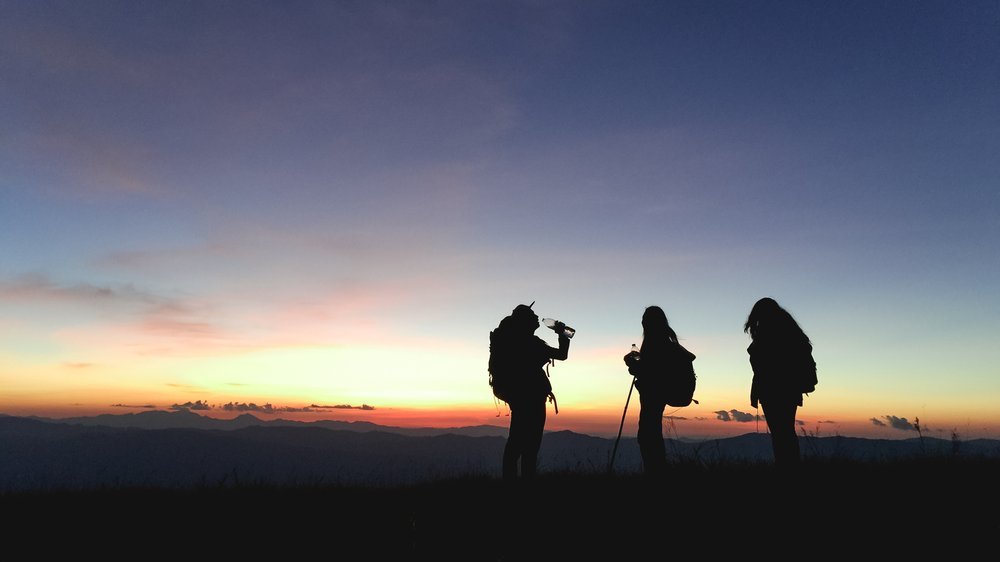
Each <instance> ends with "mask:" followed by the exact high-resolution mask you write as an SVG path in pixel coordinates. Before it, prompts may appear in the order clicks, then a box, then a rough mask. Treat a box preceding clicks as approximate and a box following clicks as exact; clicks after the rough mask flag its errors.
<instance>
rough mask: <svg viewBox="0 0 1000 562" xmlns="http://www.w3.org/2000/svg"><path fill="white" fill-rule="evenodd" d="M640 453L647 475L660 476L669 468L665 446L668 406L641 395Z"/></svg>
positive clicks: (638, 436)
mask: <svg viewBox="0 0 1000 562" xmlns="http://www.w3.org/2000/svg"><path fill="white" fill-rule="evenodd" d="M639 404H640V406H639V408H640V409H639V433H638V435H637V441H638V442H639V452H640V453H641V454H642V466H643V470H645V472H646V474H658V473H661V472H663V471H664V470H665V469H666V468H667V456H666V455H667V451H666V448H665V447H664V445H663V409H664V408H665V407H666V404H664V403H663V402H661V401H659V400H650V399H646V398H645V397H644V396H643V395H642V393H641V392H640V393H639Z"/></svg>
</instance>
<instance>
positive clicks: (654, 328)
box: [642, 306, 677, 347]
mask: <svg viewBox="0 0 1000 562" xmlns="http://www.w3.org/2000/svg"><path fill="white" fill-rule="evenodd" d="M663 340H667V341H670V342H674V343H677V333H675V332H674V329H673V328H671V327H670V322H668V321H667V313H665V312H663V309H662V308H660V307H658V306H648V307H646V310H645V312H643V313H642V346H643V347H646V342H650V343H652V342H662V341H663Z"/></svg>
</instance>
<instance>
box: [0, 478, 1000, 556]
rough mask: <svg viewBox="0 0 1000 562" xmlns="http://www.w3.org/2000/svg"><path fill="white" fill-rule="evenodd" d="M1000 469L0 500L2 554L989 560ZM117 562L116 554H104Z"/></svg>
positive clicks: (467, 481) (998, 517) (123, 492)
mask: <svg viewBox="0 0 1000 562" xmlns="http://www.w3.org/2000/svg"><path fill="white" fill-rule="evenodd" d="M998 470H1000V462H998V461H997V460H995V459H994V460H985V459H974V460H973V459H967V460H961V459H916V460H910V461H898V462H887V463H856V462H828V463H806V464H805V465H803V467H802V470H801V472H800V473H799V474H797V475H789V474H786V473H784V472H782V471H778V470H774V469H773V468H772V467H769V466H766V465H761V464H739V463H730V464H725V465H717V466H701V465H694V464H675V465H673V466H672V467H671V469H670V471H669V473H668V477H667V478H666V479H664V480H661V481H651V480H648V479H645V478H640V477H634V476H617V477H607V476H601V475H579V474H566V473H551V474H548V475H542V476H541V478H540V479H539V480H538V481H537V482H535V483H534V484H533V485H527V486H524V485H518V486H505V485H503V484H501V483H500V482H499V481H497V480H491V479H486V478H463V479H458V480H448V481H439V482H436V483H433V484H423V485H416V486H405V487H397V488H363V487H350V488H344V487H338V486H298V487H272V486H249V485H241V486H229V487H218V486H210V487H204V488H198V489H193V490H165V489H162V488H161V489H123V488H111V489H102V490H95V491H84V492H61V493H30V494H28V493H21V494H6V495H0V501H2V505H3V506H4V513H5V514H7V515H8V517H7V518H5V527H4V531H5V533H4V545H5V547H7V548H8V549H9V551H11V552H19V551H20V549H19V548H17V547H30V548H31V552H32V553H42V552H45V551H46V549H48V548H53V545H57V546H56V547H57V548H63V549H65V548H66V547H67V546H69V547H71V548H72V551H73V554H74V555H76V556H82V555H84V554H88V553H91V552H93V553H98V552H100V553H102V554H103V555H104V556H105V557H107V556H108V555H109V554H112V553H114V554H119V553H127V554H128V555H132V556H135V555H136V553H141V554H145V553H146V552H149V550H150V549H169V550H167V551H168V552H170V553H176V554H184V553H190V554H188V555H189V556H190V555H193V554H194V553H197V555H198V556H201V557H206V556H213V555H216V556H217V555H224V556H226V557H228V558H232V557H234V556H240V555H247V554H250V555H253V556H256V557H260V556H261V555H262V554H264V555H266V554H265V553H267V554H269V553H271V552H274V553H275V554H279V553H280V555H282V556H285V557H287V556H289V555H292V556H296V557H303V556H308V557H322V558H332V559H344V558H345V557H349V556H350V557H353V556H355V555H360V556H359V558H361V559H366V560H462V561H468V560H535V559H541V560H549V559H551V560H628V559H631V558H635V557H638V556H643V557H647V556H649V557H659V558H664V557H669V556H671V555H674V556H677V555H684V556H691V555H694V556H701V557H709V558H713V559H714V558H728V557H729V556H732V555H733V554H736V553H739V554H740V555H741V556H744V557H759V556H766V555H769V554H770V553H772V552H775V551H778V550H790V551H795V552H797V553H801V554H800V555H799V557H802V556H805V557H809V556H810V555H815V554H821V555H824V556H829V557H832V558H833V559H838V558H840V557H842V556H843V555H846V556H843V557H844V558H845V559H848V560H851V559H855V558H857V557H858V556H859V553H864V556H866V557H877V558H891V559H897V558H898V559H904V560H905V559H909V556H907V555H908V554H911V553H919V554H923V555H924V556H922V557H921V558H916V557H915V558H914V559H922V558H926V557H927V554H928V553H930V552H935V551H936V550H939V549H943V552H942V554H945V558H947V559H949V560H950V559H956V560H963V559H972V558H973V555H975V557H976V558H980V557H982V556H983V552H984V550H983V548H984V547H986V548H987V550H985V552H986V553H987V556H988V552H992V551H993V549H995V546H996V545H995V540H996V533H997V531H998V529H1000V514H998V512H997V511H996V510H995V509H982V508H988V507H990V506H993V505H996V503H997V501H1000V494H998V490H1000V484H998V482H997V479H996V477H995V476H996V473H997V471H998ZM112 556H113V555H112Z"/></svg>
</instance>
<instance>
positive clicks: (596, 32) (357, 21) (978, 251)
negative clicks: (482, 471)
mask: <svg viewBox="0 0 1000 562" xmlns="http://www.w3.org/2000/svg"><path fill="white" fill-rule="evenodd" d="M998 23H1000V8H998V7H997V4H996V3H995V2H963V3H961V4H955V3H950V2H838V3H829V2H769V3H749V2H649V3H646V2H624V3H610V2H567V3H558V2H554V3H534V2H475V3H469V2H435V3H392V2H389V3H377V4H376V3H369V2H316V3H313V2H290V3H268V2H241V3H201V2H190V3H170V2H122V3H115V2H89V3H74V2H52V3H44V4H41V3H34V2H2V3H0V123H3V126H2V127H0V170H2V173H0V223H2V224H3V225H4V230H5V234H4V236H3V237H0V255H2V256H3V260H2V262H0V315H2V317H3V320H2V321H0V335H2V336H3V340H4V343H0V358H3V363H2V365H3V367H4V374H3V375H2V377H4V380H5V381H6V382H7V383H9V384H10V385H12V387H16V388H18V389H20V390H18V394H17V395H16V398H11V399H10V401H11V403H12V404H14V403H16V404H19V405H20V406H18V407H21V408H22V409H31V408H35V409H44V408H53V407H55V406H54V402H52V401H51V400H50V399H49V398H46V396H49V395H51V391H52V389H53V388H56V387H58V388H61V389H66V390H65V392H66V395H67V396H75V395H77V394H80V393H82V394H80V395H86V396H88V397H94V398H88V399H87V400H93V403H92V404H93V407H95V408H96V407H98V405H99V404H100V403H103V401H107V402H108V403H109V404H110V403H111V402H119V401H121V400H119V399H118V398H113V396H115V395H116V393H118V394H123V395H125V397H124V398H122V400H124V399H125V398H129V399H132V398H134V399H136V400H140V401H142V402H143V403H145V402H146V401H148V400H152V399H159V400H161V401H162V400H165V401H168V402H169V401H172V400H176V401H178V402H184V401H185V400H186V399H187V398H188V397H187V396H184V395H182V394H180V391H175V390H173V389H176V388H177V387H169V388H168V389H165V388H164V385H165V384H168V383H169V384H176V383H174V382H169V381H173V380H175V379H178V380H179V379H184V380H185V381H187V383H191V384H194V385H199V384H200V385H202V386H203V387H204V388H205V389H206V390H205V392H207V393H209V395H210V396H211V397H212V398H215V399H217V400H219V401H220V402H227V401H229V399H230V398H233V399H236V398H254V399H256V400H265V399H268V398H270V396H271V395H272V393H274V392H277V390H276V388H278V387H280V385H275V384H270V383H269V384H264V382H260V381H267V380H269V379H268V375H267V372H265V371H264V370H263V369H264V367H259V369H260V370H253V369H251V371H252V374H248V375H247V376H248V377H250V378H252V379H253V380H254V381H258V382H257V383H255V384H259V385H261V386H259V387H256V388H255V387H253V386H249V387H240V392H245V393H246V394H244V395H238V396H233V395H232V394H226V393H227V392H231V391H232V389H230V388H224V387H223V386H220V385H222V384H223V383H222V382H221V381H222V380H223V378H224V375H222V374H219V372H218V369H216V367H214V366H212V365H216V364H218V365H226V364H227V363H226V362H227V361H233V362H239V361H243V360H244V359H245V355H246V354H254V353H262V354H265V355H266V354H269V353H278V355H276V356H275V357H283V358H285V359H286V360H287V361H291V364H295V365H300V364H308V365H310V367H309V368H308V369H307V370H310V371H311V372H313V374H311V375H309V376H308V377H306V376H304V375H303V377H304V378H302V380H300V381H298V382H295V381H292V382H291V383H290V384H291V386H290V387H289V388H290V389H289V390H287V391H285V392H283V394H281V396H282V397H283V398H284V399H285V400H286V401H302V402H307V401H310V400H311V397H313V396H314V393H317V392H319V393H321V394H322V393H324V392H325V393H326V394H322V396H321V397H322V398H324V399H330V400H334V399H337V398H339V395H335V394H336V393H338V392H341V393H346V394H347V395H348V397H349V398H351V399H357V400H358V401H361V400H366V397H367V396H375V397H384V399H385V400H386V401H387V402H386V403H387V404H392V405H397V406H399V407H405V406H407V405H412V403H411V401H410V400H408V399H407V396H409V395H420V396H424V395H425V394H428V387H432V388H434V389H436V390H435V392H432V393H430V394H432V395H433V396H432V397H430V398H426V400H423V401H420V404H421V405H425V406H427V407H432V406H433V407H438V408H453V409H460V408H465V409H469V410H472V411H475V409H476V408H479V407H480V406H481V405H482V404H484V403H485V404H486V410H487V414H489V411H488V410H489V408H491V407H492V406H491V405H490V404H489V401H488V400H489V396H488V388H486V387H485V385H484V383H483V382H482V380H483V379H485V374H484V373H482V372H481V371H482V370H483V367H482V366H483V365H484V364H485V357H484V356H485V344H484V341H485V339H486V338H485V334H486V333H488V331H489V329H490V328H492V327H493V326H495V325H496V323H497V322H498V321H499V319H500V317H502V316H503V315H504V314H507V313H509V311H510V309H511V308H513V306H514V305H515V304H517V303H519V302H530V301H531V300H536V299H537V300H538V302H539V304H538V305H537V308H539V309H540V311H541V312H542V313H543V314H546V315H553V316H557V317H560V318H562V319H564V320H566V321H567V322H569V323H570V324H572V325H574V326H575V327H576V328H577V329H578V330H579V336H578V338H577V339H576V340H575V343H574V345H575V348H574V352H573V357H572V359H571V360H570V361H568V362H567V363H566V365H565V366H564V367H563V366H561V367H562V369H561V370H562V372H563V373H565V374H564V375H562V376H561V377H560V379H561V380H559V381H558V382H557V388H562V391H561V392H563V394H564V395H565V396H566V398H563V399H562V400H561V404H566V405H567V408H566V409H567V410H568V411H570V412H571V411H572V410H573V406H574V404H576V405H577V406H578V409H579V410H585V409H586V410H587V411H596V412H605V411H607V412H610V411H611V410H612V409H613V408H612V407H611V405H612V404H615V406H614V408H617V407H618V406H617V403H618V402H620V396H618V394H621V392H619V391H620V389H619V387H620V386H621V373H618V372H617V371H620V370H621V365H620V359H619V357H620V355H618V353H619V351H618V350H619V349H620V353H624V352H625V351H627V350H628V346H629V345H630V344H631V343H632V342H633V341H635V340H638V339H639V337H640V334H639V328H638V324H639V317H640V315H641V312H642V309H643V307H645V306H646V305H649V304H660V305H662V306H663V307H664V308H665V309H666V311H667V313H668V316H669V317H670V318H671V321H672V322H673V323H674V324H675V327H676V328H677V331H678V333H680V335H681V336H682V338H685V339H686V340H687V341H688V343H689V345H690V347H692V349H693V350H694V351H695V352H696V353H698V354H699V362H698V364H697V365H696V366H697V367H698V370H699V374H700V377H701V378H700V384H701V385H702V386H701V388H702V389H704V392H705V394H706V395H707V396H706V397H707V398H709V400H708V402H710V403H711V404H712V405H713V406H717V407H708V406H707V407H706V410H707V411H709V412H710V411H712V410H716V409H726V410H728V409H730V408H735V407H743V406H745V404H743V402H745V396H744V395H745V394H746V390H747V388H745V387H748V381H749V367H748V365H747V364H746V357H745V351H744V348H745V346H746V344H747V341H746V337H745V336H744V335H743V334H742V332H741V331H740V329H741V326H742V321H743V319H745V315H746V314H747V312H748V311H749V309H750V307H751V306H752V304H753V302H754V301H755V300H756V299H757V298H760V297H762V296H766V295H770V296H773V297H775V298H776V299H777V300H778V301H779V302H781V303H783V304H786V305H787V306H788V308H789V309H790V310H791V311H792V312H793V314H795V315H796V316H797V317H798V318H799V320H800V322H801V324H802V325H803V327H804V328H805V329H806V330H807V332H809V334H810V336H812V338H813V340H814V342H815V344H816V353H817V360H818V361H819V362H820V368H821V371H820V381H821V386H820V391H819V392H817V394H816V395H815V397H811V399H813V398H814V401H813V404H814V405H815V406H814V407H815V410H816V411H818V412H820V413H822V414H823V416H825V417H833V416H835V415H836V414H838V413H841V412H843V414H842V416H841V417H843V418H844V419H845V420H846V419H850V420H854V422H855V423H856V424H857V425H856V426H849V425H848V426H845V428H846V429H845V431H850V430H852V427H855V429H857V428H860V427H862V426H863V425H864V422H865V421H866V420H867V418H868V417H870V416H880V415H887V414H891V415H899V416H913V415H922V416H924V417H925V419H928V420H931V421H932V420H934V419H935V418H936V419H939V420H942V422H941V423H946V424H952V425H955V424H959V423H969V424H972V425H975V424H979V425H990V426H991V427H994V428H995V427H996V426H997V424H998V423H1000V419H997V418H996V414H995V413H994V411H995V410H994V409H992V408H991V407H990V406H989V405H988V404H989V403H995V398H997V397H998V396H1000V382H997V381H998V380H1000V378H998V377H997V376H996V375H997V367H996V365H997V364H998V361H1000V356H998V353H997V351H995V347H996V346H995V345H994V344H993V340H995V339H996V336H998V335H1000V320H998V313H1000V298H998V295H997V292H996V289H995V287H996V286H997V281H998V280H1000V279H998V278H1000V265H998V264H1000V260H998V259H997V258H998V241H1000V236H998V234H1000V225H998V219H997V217H998V207H1000V201H998V198H1000V196H998V189H997V186H998V180H1000V165H998V164H997V158H996V157H995V155H996V154H997V153H998V152H1000V150H998V149H1000V140H998V139H1000V134H998V132H1000V111H998V109H1000V108H998V100H1000V35H998V34H997V33H996V30H997V24H998ZM102 291H104V292H102ZM95 295H96V296H95ZM123 342H128V345H125V343H123ZM334 348H338V349H340V348H349V349H356V350H359V349H369V348H370V349H371V353H372V354H374V355H372V356H369V355H365V354H364V353H361V352H358V353H360V355H358V356H357V357H356V358H354V359H351V360H350V361H348V360H343V361H346V362H345V363H343V364H341V363H338V362H337V361H340V360H339V359H336V358H331V357H326V356H323V355H322V354H321V355H320V356H316V355H315V353H316V350H317V349H318V350H323V349H334ZM288 349H299V350H303V349H307V350H308V351H302V353H304V354H305V355H303V356H301V357H300V356H294V353H293V352H291V351H287V350H288ZM279 351H280V353H279ZM288 353H292V355H293V356H294V357H292V356H288V355H286V354H288ZM414 354H419V355H420V356H421V357H423V359H421V360H420V363H419V368H418V369H417V371H416V373H418V374H419V376H417V374H410V375H407V374H406V373H398V372H395V371H393V369H396V368H397V367H399V368H402V369H407V368H409V366H410V365H411V362H409V361H408V360H407V359H406V357H407V356H413V355H414ZM306 356H308V357H309V359H305V358H304V357H306ZM374 356H381V357H394V358H396V359H394V360H392V361H387V365H386V367H385V369H384V370H379V374H378V376H375V377H374V378H373V377H371V373H369V372H368V371H369V370H370V367H367V366H365V362H366V361H368V360H370V359H365V358H369V357H374ZM178 357H182V358H183V361H184V363H183V364H182V365H179V364H175V363H173V362H174V361H177V360H179V359H178ZM269 357H270V356H269ZM295 357H297V358H295ZM272 361H273V362H278V363H280V361H279V359H268V360H267V361H261V362H260V363H261V365H265V364H266V365H269V366H270V365H273V363H272ZM67 363H71V364H78V363H87V364H93V365H94V366H93V368H91V369H88V373H97V374H88V375H87V376H85V377H80V376H78V375H79V373H76V372H74V374H66V373H62V372H60V370H59V368H58V366H59V365H65V364H67ZM327 363H328V365H326V364H327ZM233 364H236V363H233ZM239 364H240V365H243V364H242V363H239ZM322 365H326V367H329V369H327V368H326V367H323V366H322ZM220 368H221V367H220ZM242 368H244V367H242V366H241V369H242ZM268 368H274V367H273V366H270V367H268ZM352 369H357V370H359V371H353V370H352ZM223 370H224V369H223ZM611 372H614V373H616V374H614V375H612V374H608V373H611ZM331 373H332V374H331ZM225 376H226V377H229V378H226V379H225V380H227V381H228V380H230V379H231V378H232V376H230V375H228V374H227V375H225ZM284 376H291V377H292V379H295V376H294V375H284V374H283V375H281V377H284ZM281 377H278V378H279V379H280V378H281ZM324 377H326V378H324ZM334 379H335V382H329V386H330V388H334V389H336V390H322V388H323V385H324V384H326V383H324V381H331V380H334ZM29 381H34V382H31V383H29ZM387 387H392V388H394V389H398V392H396V393H389V394H388V395H387V394H386V393H385V388H387ZM74 389H75V390H74ZM824 390H826V392H825V393H824V392H823V391H824ZM143 392H146V393H147V394H143ZM170 392H174V394H170ZM146 395H149V396H152V398H149V399H144V398H143V396H146ZM97 396H99V397H100V398H96V397H97ZM104 396H108V399H107V400H104V398H103V397H104ZM160 396H162V398H158V397H160ZM481 397H483V398H485V400H481V399H480V398H481ZM191 398H194V397H191ZM59 399H60V400H62V399H63V398H59ZM67 400H69V399H68V398H67ZM81 401H82V402H81ZM74 402H75V403H83V402H86V403H88V404H90V403H91V402H87V401H84V400H82V399H80V400H74ZM7 409H8V410H11V409H12V407H10V408H7ZM804 411H805V412H807V415H808V408H807V409H806V410H804ZM921 412H926V413H921ZM820 413H817V414H816V415H817V416H820ZM827 414H829V415H827ZM709 417H710V416H709ZM970 420H971V421H970ZM567 423H570V422H567ZM845 423H847V422H846V421H845ZM873 427H874V426H873ZM970 427H971V425H970ZM857 430H860V429H857Z"/></svg>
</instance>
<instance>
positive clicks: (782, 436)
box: [762, 400, 799, 467]
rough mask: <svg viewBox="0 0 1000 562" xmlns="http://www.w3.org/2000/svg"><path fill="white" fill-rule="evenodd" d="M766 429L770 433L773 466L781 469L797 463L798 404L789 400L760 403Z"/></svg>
mask: <svg viewBox="0 0 1000 562" xmlns="http://www.w3.org/2000/svg"><path fill="white" fill-rule="evenodd" d="M762 405H763V407H764V417H765V418H766V419H767V428H768V429H769V430H770V431H771V446H772V447H773V449H774V464H775V465H777V466H781V467H790V466H795V465H797V464H798V463H799V437H798V435H796V434H795V412H796V410H798V404H796V403H795V402H792V401H790V400H787V401H783V400H768V401H766V402H762Z"/></svg>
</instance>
